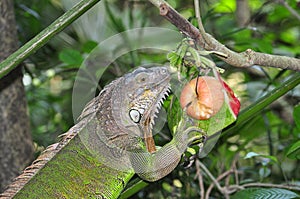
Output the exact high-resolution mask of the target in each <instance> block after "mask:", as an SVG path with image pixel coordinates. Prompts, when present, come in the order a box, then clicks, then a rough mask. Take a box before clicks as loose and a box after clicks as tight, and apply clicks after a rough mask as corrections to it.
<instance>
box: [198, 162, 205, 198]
mask: <svg viewBox="0 0 300 199" xmlns="http://www.w3.org/2000/svg"><path fill="white" fill-rule="evenodd" d="M199 162H200V160H198V159H197V160H196V176H197V177H198V181H199V188H200V199H204V197H205V189H204V183H203V176H202V174H201V168H200V165H199Z"/></svg>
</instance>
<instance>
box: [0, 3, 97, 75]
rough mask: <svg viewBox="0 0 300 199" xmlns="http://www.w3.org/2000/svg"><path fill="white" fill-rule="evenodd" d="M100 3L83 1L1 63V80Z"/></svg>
mask: <svg viewBox="0 0 300 199" xmlns="http://www.w3.org/2000/svg"><path fill="white" fill-rule="evenodd" d="M99 1H100V0H81V1H80V2H79V3H78V4H76V5H75V6H74V7H73V8H71V9H70V10H68V11H67V12H66V13H65V14H63V15H62V16H61V17H59V18H58V19H57V20H55V21H54V22H53V23H52V24H51V25H49V26H48V27H47V28H45V29H44V30H43V31H41V32H40V33H39V34H38V35H36V36H35V37H34V38H33V39H31V40H30V41H28V42H27V43H26V44H24V45H23V46H22V47H21V48H19V49H18V50H17V51H15V52H14V53H13V54H11V55H10V56H9V57H8V58H7V59H5V60H4V61H3V62H1V63H0V78H2V77H3V76H5V75H6V74H8V73H9V72H10V71H11V70H13V69H14V68H16V67H17V66H18V65H19V64H20V63H21V62H22V61H24V60H25V59H26V58H27V57H28V56H30V55H31V54H33V53H35V52H36V51H37V50H38V49H39V48H41V47H42V46H43V45H45V44H46V43H47V42H48V41H49V40H50V39H51V38H52V37H53V36H54V35H56V34H57V33H59V32H60V31H62V30H63V29H64V28H65V27H67V26H68V25H70V24H71V23H72V22H73V21H74V20H75V19H77V18H78V17H80V16H81V15H82V14H83V13H85V12H86V11H87V10H89V9H90V8H91V7H92V6H94V5H95V4H96V3H98V2H99Z"/></svg>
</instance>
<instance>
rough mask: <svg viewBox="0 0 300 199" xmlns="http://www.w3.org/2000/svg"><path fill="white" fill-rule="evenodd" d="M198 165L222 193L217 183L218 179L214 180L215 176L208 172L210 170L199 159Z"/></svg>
mask: <svg viewBox="0 0 300 199" xmlns="http://www.w3.org/2000/svg"><path fill="white" fill-rule="evenodd" d="M199 166H200V168H201V169H202V170H203V171H204V172H205V173H206V174H207V175H208V176H209V178H210V179H211V180H212V181H213V183H214V184H215V185H216V187H217V188H218V190H219V191H220V192H221V193H223V188H222V187H221V185H220V184H219V182H218V180H216V178H215V177H214V176H213V175H212V174H211V173H210V171H209V170H208V169H207V168H206V166H205V165H204V164H203V163H202V162H200V161H199Z"/></svg>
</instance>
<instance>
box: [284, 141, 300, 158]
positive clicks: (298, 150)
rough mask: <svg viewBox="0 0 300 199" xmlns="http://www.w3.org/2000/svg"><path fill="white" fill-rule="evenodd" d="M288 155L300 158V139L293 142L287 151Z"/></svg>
mask: <svg viewBox="0 0 300 199" xmlns="http://www.w3.org/2000/svg"><path fill="white" fill-rule="evenodd" d="M286 156H287V157H288V158H291V159H298V160H300V140H299V141H297V142H296V143H294V144H292V146H291V147H290V148H289V150H288V152H287V153H286Z"/></svg>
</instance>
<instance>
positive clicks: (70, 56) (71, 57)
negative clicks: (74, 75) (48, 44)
mask: <svg viewBox="0 0 300 199" xmlns="http://www.w3.org/2000/svg"><path fill="white" fill-rule="evenodd" d="M59 59H60V60H61V61H62V62H64V63H66V64H68V65H79V66H80V65H81V63H82V61H83V57H82V56H81V54H80V52H79V51H77V50H73V49H64V50H62V51H61V52H60V53H59Z"/></svg>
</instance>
